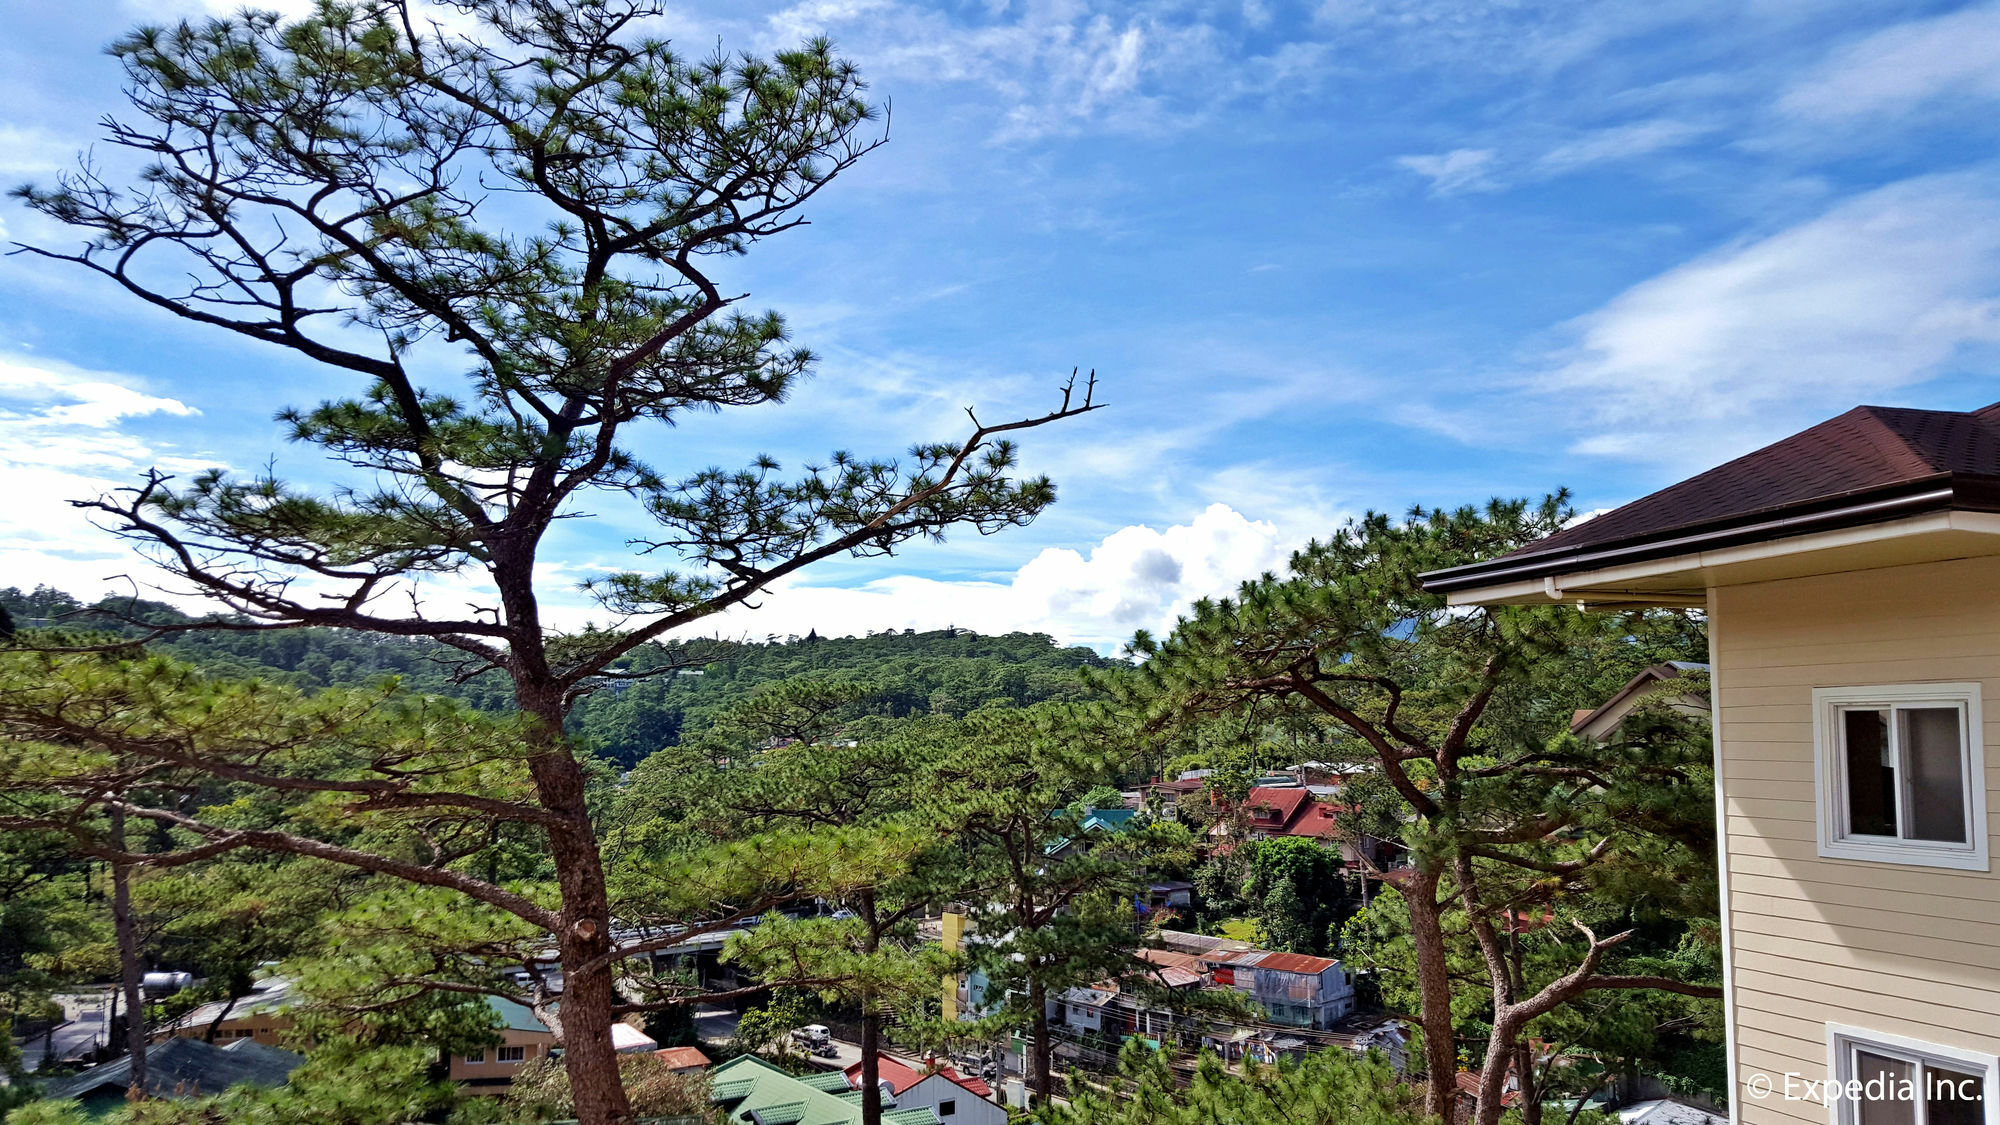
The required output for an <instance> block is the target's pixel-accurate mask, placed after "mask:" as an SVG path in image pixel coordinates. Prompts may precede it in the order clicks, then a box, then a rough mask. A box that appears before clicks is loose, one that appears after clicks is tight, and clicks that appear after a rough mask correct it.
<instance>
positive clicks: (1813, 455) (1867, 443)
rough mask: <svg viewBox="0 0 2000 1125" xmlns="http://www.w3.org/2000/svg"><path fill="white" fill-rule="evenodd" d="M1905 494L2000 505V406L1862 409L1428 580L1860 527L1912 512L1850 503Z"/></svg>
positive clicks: (1942, 502) (1467, 581)
mask: <svg viewBox="0 0 2000 1125" xmlns="http://www.w3.org/2000/svg"><path fill="white" fill-rule="evenodd" d="M1898 498H1902V499H1904V500H1905V501H1906V502H1907V503H1909V504H1915V503H1919V502H1922V503H1928V504H1930V505H1931V506H1933V507H1938V508H1958V509H1965V510H1973V511H2000V403H1995V404H1993V405H1991V406H1987V407H1983V408H1981V409H1978V410H1972V411H1964V412H1960V411H1952V410H1912V409H1906V408H1901V407H1888V406H1857V407H1855V408H1854V409H1853V410H1850V411H1848V412H1847V413H1845V414H1842V415H1840V416H1839V417H1837V418H1832V419H1829V420H1827V421H1825V422H1821V423H1820V424H1819V425H1817V426H1814V427H1812V428H1811V429H1808V430H1804V431H1802V432H1800V433H1797V434H1793V435H1792V436H1791V437H1788V438H1785V439H1784V440H1783V441H1779V442H1776V443H1773V444H1771V445H1767V446H1765V447H1764V448H1762V449H1759V450H1757V451H1756V452H1754V453H1747V454H1744V455H1743V456H1741V457H1738V458H1736V459H1735V460H1733V461H1730V462H1728V463H1726V464H1723V465H1718V466H1717V467H1715V468H1713V469H1710V470H1708V471H1707V472H1705V473H1702V474H1700V475H1698V476H1694V477H1690V478H1688V479H1687V480H1684V481H1682V482H1680V483H1679V484H1675V485H1671V486H1669V487H1667V488H1663V489H1661V490H1660V491H1658V492H1655V493H1653V494H1652V495H1650V496H1644V497H1641V498H1639V499H1637V500H1634V501H1632V502H1631V503H1629V504H1626V505H1625V506H1624V507H1621V508H1617V509H1614V510H1612V511H1610V512H1606V513H1605V514H1603V515H1601V516H1598V517H1596V518H1594V519H1589V520H1585V521H1583V522H1582V523H1578V524H1575V525H1573V526H1571V527H1567V528H1564V529H1563V530H1561V531H1558V532H1556V533H1555V534H1554V535H1550V536H1548V537H1546V538H1544V539H1541V540H1538V541H1536V542H1534V543H1530V544H1529V545H1527V546H1526V547H1523V548H1521V549H1519V550H1517V551H1514V552H1513V553H1511V554H1508V555H1504V556H1501V557H1500V558H1497V559H1491V560H1487V561H1485V562H1481V563H1475V564H1472V565H1470V566H1463V567H1454V568H1452V569H1450V570H1443V571H1438V572H1436V573H1435V574H1433V575H1426V576H1425V579H1426V585H1428V586H1429V587H1430V588H1431V589H1434V590H1449V589H1454V588H1458V587H1462V586H1467V585H1474V584H1477V583H1478V582H1479V581H1481V580H1482V579H1486V578H1488V577H1490V576H1494V575H1495V572H1498V571H1506V572H1508V576H1509V577H1514V576H1516V574H1515V572H1522V573H1521V575H1520V576H1530V577H1531V576H1532V572H1534V571H1536V570H1539V569H1543V568H1539V567H1536V566H1535V565H1534V564H1536V563H1538V562H1539V561H1540V560H1541V559H1542V558H1543V557H1544V556H1547V557H1549V559H1550V561H1551V562H1553V561H1554V559H1555V557H1557V556H1561V557H1570V556H1575V555H1587V554H1595V553H1597V552H1600V551H1613V550H1622V549H1632V548H1637V547H1641V546H1643V545H1645V544H1649V543H1660V542H1664V541H1670V540H1678V539H1681V538H1683V537H1686V536H1691V535H1697V534H1702V533H1716V534H1718V535H1725V536H1726V535H1727V533H1728V532H1729V531H1730V530H1731V529H1741V531H1742V532H1743V534H1744V536H1745V537H1746V538H1752V539H1754V538H1775V537H1776V536H1775V535H1769V534H1760V533H1758V532H1756V531H1755V530H1754V529H1756V528H1757V527H1758V526H1759V525H1763V524H1766V523H1768V522H1769V521H1771V520H1774V519H1779V518H1784V517H1807V516H1811V515H1812V514H1814V513H1821V514H1824V515H1825V517H1826V519H1827V520H1828V521H1829V524H1830V525H1831V526H1851V525H1855V524H1860V523H1868V522H1874V520H1876V519H1891V518H1896V517H1898V516H1901V515H1907V514H1913V513H1912V512H1906V511H1903V510H1901V508H1898V507H1893V506H1892V507H1885V508H1882V509H1875V510H1871V511H1869V512H1863V513H1853V512H1852V511H1851V509H1854V508H1856V507H1857V506H1859V505H1862V504H1866V503H1869V502H1871V501H1894V500H1896V499H1898ZM1925 510H1928V509H1925ZM1799 530H1810V529H1809V528H1801V529H1799ZM1786 533H1787V534H1791V533H1795V532H1793V531H1787V532H1786ZM1547 569H1549V570H1550V572H1551V573H1554V572H1555V571H1554V568H1553V567H1551V568H1547Z"/></svg>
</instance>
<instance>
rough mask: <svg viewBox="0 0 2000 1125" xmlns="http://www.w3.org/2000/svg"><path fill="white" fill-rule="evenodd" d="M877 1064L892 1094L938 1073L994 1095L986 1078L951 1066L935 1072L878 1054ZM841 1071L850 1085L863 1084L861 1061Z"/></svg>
mask: <svg viewBox="0 0 2000 1125" xmlns="http://www.w3.org/2000/svg"><path fill="white" fill-rule="evenodd" d="M875 1065H876V1066H877V1068H879V1072H880V1074H881V1077H882V1081H884V1082H887V1083H888V1084H889V1092H890V1093H892V1094H897V1095H900V1094H902V1092H903V1091H905V1090H907V1089H909V1088H910V1087H912V1086H914V1085H916V1084H917V1083H919V1082H922V1081H923V1080H924V1079H926V1078H928V1077H930V1075H931V1074H933V1073H936V1074H940V1075H943V1076H944V1079H945V1081H947V1082H951V1083H953V1084H955V1085H958V1086H962V1087H964V1088H965V1089H966V1090H969V1091H971V1092H972V1093H974V1094H977V1095H978V1096H980V1097H982V1098H990V1097H992V1096H993V1087H991V1086H988V1085H987V1084H986V1080H985V1079H983V1078H979V1077H977V1076H975V1075H968V1074H960V1073H959V1072H958V1071H956V1070H954V1069H952V1068H951V1067H949V1066H940V1067H938V1068H937V1070H936V1071H935V1072H933V1071H928V1070H918V1069H916V1068H915V1067H913V1066H910V1065H908V1064H907V1063H904V1062H903V1061H902V1060H900V1059H896V1058H892V1057H890V1056H888V1055H877V1056H876V1057H875ZM841 1073H842V1074H845V1075H846V1076H847V1084H848V1085H850V1086H855V1087H859V1085H860V1084H861V1064H860V1063H855V1064H854V1065H852V1066H850V1067H848V1068H847V1069H846V1070H844V1071H842V1072H841Z"/></svg>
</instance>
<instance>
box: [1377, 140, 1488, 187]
mask: <svg viewBox="0 0 2000 1125" xmlns="http://www.w3.org/2000/svg"><path fill="white" fill-rule="evenodd" d="M1396 163H1397V164H1399V165H1401V166H1403V167H1404V168H1408V169H1409V170H1410V171H1412V172H1415V173H1416V174H1417V175H1419V176H1422V177H1424V178H1425V179H1427V180H1429V181H1430V182H1431V194H1432V195H1456V194H1457V193H1459V192H1462V191H1491V190H1492V189H1493V188H1495V187H1497V186H1498V185H1497V184H1495V183H1494V182H1493V181H1492V180H1491V179H1489V178H1488V177H1487V174H1486V172H1487V169H1488V168H1490V167H1491V166H1492V164H1493V150H1492V149H1490V148H1456V149H1453V150H1451V151H1450V152H1443V153H1435V154H1431V155H1419V156H1399V157H1397V158H1396Z"/></svg>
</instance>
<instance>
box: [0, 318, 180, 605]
mask: <svg viewBox="0 0 2000 1125" xmlns="http://www.w3.org/2000/svg"><path fill="white" fill-rule="evenodd" d="M135 383H136V381H135V380H133V379H131V378H129V377H127V376H124V375H116V374H110V373H106V372H100V371H88V370H85V369H83V368H79V367H72V366H70V365H68V364H64V363H59V362H56V361H54V360H48V359H42V358H40V357H36V356H27V355H20V354H12V355H9V354H0V478H3V479H5V480H6V482H7V502H6V503H5V504H3V505H0V585H9V586H34V585H36V584H38V583H48V584H49V585H53V586H57V587H60V588H62V589H66V590H69V591H71V592H72V593H75V594H77V595H79V596H84V597H94V596H96V595H98V594H101V593H104V592H107V590H108V586H107V584H106V583H107V581H108V580H109V579H110V578H111V577H112V576H114V575H117V574H121V573H127V572H131V573H137V572H138V570H139V569H141V568H139V567H138V566H137V564H136V563H135V560H134V559H133V558H132V557H131V555H130V553H129V552H127V551H126V550H125V548H124V547H123V545H122V544H120V543H119V542H118V541H117V540H116V539H114V538H113V537H112V536H110V535H107V534H105V533H104V532H102V531H100V530H98V529H96V528H94V527H92V526H91V525H90V521H89V520H88V519H87V518H86V517H85V515H84V513H83V512H81V511H79V510H78V509H76V508H74V507H72V506H71V504H70V501H72V500H79V499H88V498H90V497H93V496H97V495H100V494H102V493H104V492H107V491H109V490H111V489H114V488H120V487H125V486H129V485H130V484H132V482H133V479H134V478H135V477H136V476H137V475H138V474H139V473H140V472H142V471H144V470H145V469H147V468H149V467H151V466H154V465H159V466H161V467H163V468H167V469H169V470H186V469H191V468H196V467H199V466H198V463H196V462H194V461H190V460H187V459H184V458H182V457H179V456H176V455H174V454H173V453H171V452H170V451H164V450H159V449H155V448H153V447H151V446H149V445H148V444H147V443H145V442H143V441H141V440H139V439H138V438H137V437H135V436H134V435H132V434H130V433H127V432H125V431H123V430H122V429H121V428H120V427H119V423H120V422H122V421H124V420H126V419H129V418H136V417H141V416H145V415H153V414H167V415H173V416H177V417H187V416H189V415H192V414H194V413H196V411H195V410H194V408H192V407H190V406H188V405H187V404H186V403H183V402H181V401H180V400H178V399H173V398H165V397H162V396H159V395H154V394H151V393H148V392H147V391H145V390H144V389H142V388H141V387H139V386H137V385H135ZM121 589H129V587H121Z"/></svg>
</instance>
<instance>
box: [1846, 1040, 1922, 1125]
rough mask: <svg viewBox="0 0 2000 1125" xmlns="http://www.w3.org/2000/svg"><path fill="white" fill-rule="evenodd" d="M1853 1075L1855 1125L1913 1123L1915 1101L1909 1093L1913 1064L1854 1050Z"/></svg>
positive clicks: (1900, 1124) (1911, 1124) (1913, 1070)
mask: <svg viewBox="0 0 2000 1125" xmlns="http://www.w3.org/2000/svg"><path fill="white" fill-rule="evenodd" d="M1854 1077H1855V1079H1856V1080H1858V1081H1859V1082H1860V1083H1861V1088H1860V1094H1861V1096H1860V1097H1859V1098H1857V1099H1855V1121H1856V1122H1857V1125H1916V1122H1917V1103H1916V1100H1915V1099H1913V1098H1911V1097H1910V1093H1911V1083H1912V1081H1913V1080H1914V1079H1915V1077H1916V1075H1915V1068H1914V1067H1913V1066H1911V1065H1910V1064H1909V1063H1907V1062H1904V1061H1903V1060H1902V1059H1889V1058H1883V1057H1882V1056H1881V1055H1876V1054H1870V1053H1869V1052H1867V1051H1856V1052H1854Z"/></svg>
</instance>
